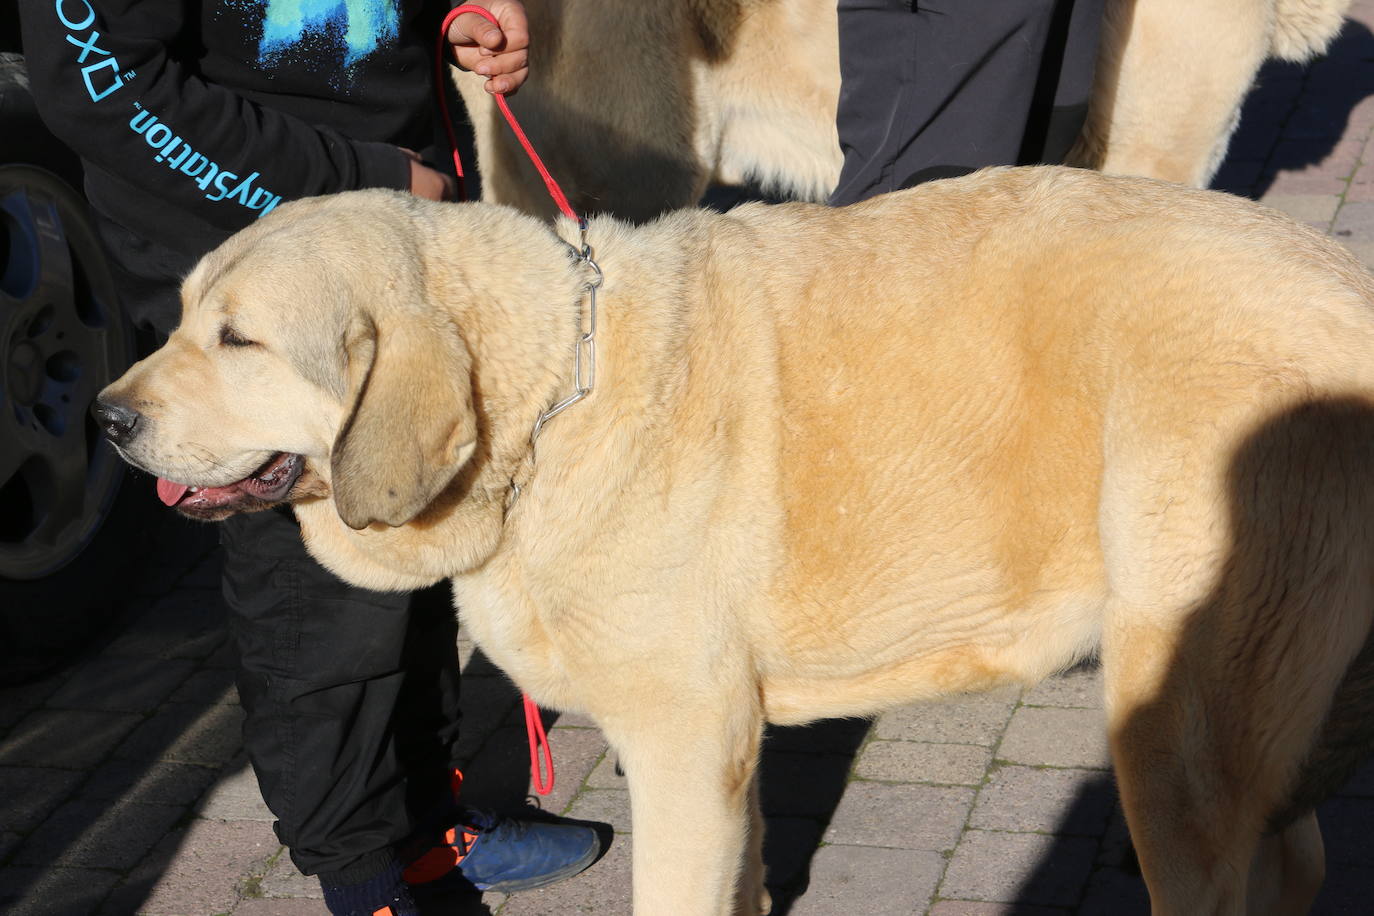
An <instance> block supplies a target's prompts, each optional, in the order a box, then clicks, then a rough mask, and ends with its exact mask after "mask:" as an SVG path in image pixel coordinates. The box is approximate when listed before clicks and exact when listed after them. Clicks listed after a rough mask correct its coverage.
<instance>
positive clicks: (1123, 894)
mask: <svg viewBox="0 0 1374 916" xmlns="http://www.w3.org/2000/svg"><path fill="white" fill-rule="evenodd" d="M1347 912H1353V911H1347ZM1078 913H1079V916H1150V894H1149V892H1148V891H1147V890H1146V889H1145V882H1144V880H1142V879H1141V877H1140V875H1138V874H1133V873H1130V872H1127V871H1123V870H1121V869H1119V868H1099V869H1098V870H1097V871H1095V872H1093V874H1092V877H1091V878H1090V879H1089V881H1088V890H1087V893H1085V894H1084V895H1083V903H1082V905H1081V906H1080V907H1079V908H1078Z"/></svg>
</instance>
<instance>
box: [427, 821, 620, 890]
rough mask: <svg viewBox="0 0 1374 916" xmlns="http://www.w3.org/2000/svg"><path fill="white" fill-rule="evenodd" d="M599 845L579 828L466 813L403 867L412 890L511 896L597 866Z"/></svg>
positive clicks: (587, 830) (591, 832)
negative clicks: (463, 888) (458, 889)
mask: <svg viewBox="0 0 1374 916" xmlns="http://www.w3.org/2000/svg"><path fill="white" fill-rule="evenodd" d="M600 852H601V841H600V840H598V839H597V836H596V831H595V830H593V829H592V828H590V827H586V826H583V825H581V824H568V823H549V822H545V821H517V820H511V819H509V818H501V817H496V816H495V815H492V814H487V813H486V812H482V811H472V810H465V811H464V812H463V813H462V815H461V817H460V819H459V823H458V824H457V825H456V826H454V827H452V828H450V829H449V831H448V832H447V833H446V834H444V840H443V842H442V843H440V844H439V845H437V846H434V847H433V848H431V849H430V850H429V851H428V852H426V853H425V854H424V855H422V856H420V858H418V859H416V860H415V861H414V862H412V863H411V864H410V866H409V867H408V868H406V870H405V872H404V875H403V877H404V878H405V882H406V883H407V884H408V885H410V886H411V887H412V888H415V889H416V890H424V891H444V890H449V889H452V888H454V887H455V886H458V885H460V884H462V883H463V882H466V883H467V884H470V885H471V886H473V887H476V888H477V889H478V890H479V891H499V892H500V893H503V894H512V893H515V892H516V891H528V890H533V889H534V888H536V887H546V886H548V885H550V884H554V883H556V882H559V881H562V880H563V879H564V878H571V877H572V876H573V875H575V874H577V873H579V872H581V871H583V870H584V869H585V868H586V867H587V866H589V865H591V864H592V863H593V862H595V861H596V857H597V855H598V854H600Z"/></svg>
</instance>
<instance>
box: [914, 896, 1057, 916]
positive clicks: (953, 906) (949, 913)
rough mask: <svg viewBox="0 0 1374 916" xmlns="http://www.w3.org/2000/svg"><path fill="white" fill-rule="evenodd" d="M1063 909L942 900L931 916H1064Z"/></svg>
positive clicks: (933, 908)
mask: <svg viewBox="0 0 1374 916" xmlns="http://www.w3.org/2000/svg"><path fill="white" fill-rule="evenodd" d="M1068 912H1071V911H1070V910H1067V909H1063V908H1062V907H1049V906H1027V905H1026V904H1024V903H984V902H981V901H977V900H941V901H940V902H939V903H937V904H935V905H934V906H933V907H931V908H930V913H929V916H1063V914H1065V913H1068Z"/></svg>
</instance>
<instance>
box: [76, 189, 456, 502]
mask: <svg viewBox="0 0 1374 916" xmlns="http://www.w3.org/2000/svg"><path fill="white" fill-rule="evenodd" d="M369 193H373V194H375V195H376V196H375V202H376V204H377V206H375V207H373V208H371V209H367V208H363V207H359V206H357V205H356V204H355V205H354V206H353V207H351V208H350V209H349V210H348V211H346V212H345V211H340V210H338V209H337V208H336V206H335V205H334V204H333V202H332V201H330V200H328V199H322V200H314V201H303V202H300V203H297V204H292V205H290V206H287V207H283V208H281V211H280V212H278V213H274V214H272V215H271V216H270V217H268V218H266V219H264V220H262V221H260V222H259V223H257V224H255V225H253V226H251V227H249V228H248V229H246V230H244V231H243V232H241V233H239V234H238V235H236V236H234V237H233V238H232V239H230V240H229V241H228V242H226V243H225V244H224V245H223V246H221V247H220V248H219V249H217V250H215V251H214V252H211V253H210V254H209V255H207V256H206V257H205V258H204V259H203V260H202V261H201V262H200V264H199V265H198V266H197V267H196V268H195V270H194V271H193V272H192V273H191V275H190V276H189V277H188V278H187V279H186V282H185V283H184V285H183V287H182V308H183V311H182V320H181V324H180V326H179V327H178V328H177V329H176V331H175V332H174V333H173V334H172V336H171V338H170V339H169V340H168V341H167V343H166V344H165V345H164V346H163V347H162V348H161V349H159V350H158V351H157V352H155V353H153V354H152V355H151V356H149V357H148V358H147V359H145V360H143V361H141V362H139V363H138V364H136V365H135V366H133V367H132V368H131V369H130V370H129V371H128V372H127V373H126V374H125V375H124V376H123V377H122V378H120V379H119V380H117V381H115V382H114V383H113V384H111V385H110V386H109V387H107V388H106V389H105V390H104V391H103V392H102V393H101V395H100V397H99V398H98V400H97V403H96V406H95V407H94V408H93V411H94V413H95V416H96V419H97V421H98V423H99V425H100V426H101V428H102V430H103V431H104V432H105V434H106V435H107V436H108V437H109V438H110V440H111V441H112V442H114V444H115V445H116V447H117V448H118V449H119V451H120V454H121V455H123V456H124V458H125V459H127V460H128V461H129V462H130V463H132V464H134V465H136V466H138V467H140V468H143V469H144V470H146V471H148V472H150V473H152V474H154V475H156V476H157V477H158V479H159V480H158V493H159V495H160V496H161V497H162V499H163V501H164V502H166V503H168V504H169V505H174V506H175V507H176V509H177V510H178V511H179V512H181V513H183V514H185V515H188V516H192V517H195V518H200V519H209V520H217V519H222V518H225V517H227V516H229V515H231V514H234V513H237V512H245V511H253V510H256V509H262V508H267V507H270V506H273V505H277V504H280V503H285V502H297V501H301V500H307V499H319V498H324V499H332V501H333V504H334V508H335V510H336V511H337V514H338V516H339V518H340V519H342V520H343V522H344V523H345V524H347V525H348V526H349V527H350V528H352V529H362V528H365V527H367V526H369V525H371V524H373V523H378V522H380V523H383V524H385V525H389V526H397V525H402V524H404V523H406V522H408V521H410V520H411V519H413V518H414V517H415V516H416V515H417V514H419V513H420V512H421V511H422V510H423V509H424V508H425V507H426V506H428V505H429V504H430V503H431V501H432V500H433V499H434V498H435V496H436V494H438V493H439V492H440V491H441V490H443V489H444V488H445V487H446V486H447V485H448V484H449V483H450V482H451V481H452V480H453V478H454V477H455V475H456V474H457V473H458V472H459V470H460V469H461V468H462V467H463V465H464V464H465V463H466V462H468V461H469V459H470V458H471V457H472V455H473V453H474V450H475V448H476V446H477V440H478V429H477V418H476V415H475V413H474V408H473V400H472V378H471V358H470V355H469V352H468V349H467V347H466V345H465V343H464V340H463V337H462V334H461V333H460V330H459V329H458V328H456V327H454V326H453V324H452V320H451V318H449V317H448V313H447V312H446V311H445V310H443V309H441V308H435V307H432V304H431V303H428V302H426V296H427V295H428V294H429V293H428V288H427V284H426V280H425V277H424V275H423V273H424V268H423V261H422V258H421V257H420V255H419V253H418V252H417V251H416V250H415V246H416V242H415V240H414V231H413V227H412V226H411V224H410V222H409V220H408V218H407V208H408V206H409V205H408V204H407V203H406V202H405V201H403V200H398V199H396V198H395V197H392V196H390V195H385V192H369ZM398 197H399V196H398ZM364 213H366V215H367V216H366V219H365V225H357V226H350V225H347V224H342V223H341V222H340V217H342V216H345V215H346V216H347V217H349V218H353V219H357V218H358V217H359V216H361V215H362V214H364Z"/></svg>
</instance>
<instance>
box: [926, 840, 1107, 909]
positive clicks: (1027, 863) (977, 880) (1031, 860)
mask: <svg viewBox="0 0 1374 916" xmlns="http://www.w3.org/2000/svg"><path fill="white" fill-rule="evenodd" d="M1096 852H1097V843H1096V842H1095V841H1094V840H1091V839H1088V838H1086V837H1062V836H1061V837H1055V836H1046V835H1044V834H1039V833H999V832H992V831H985V830H969V831H967V832H966V833H965V834H964V836H963V838H962V839H961V840H960V842H959V847H958V848H957V849H956V850H955V851H954V856H953V858H951V859H950V863H949V869H948V870H947V871H946V872H945V880H944V882H943V883H942V884H941V885H940V896H942V897H952V898H955V899H959V900H989V901H998V902H1002V903H1027V904H1034V905H1040V906H1074V905H1076V904H1077V903H1078V902H1079V900H1080V899H1081V897H1082V896H1083V891H1084V888H1085V886H1086V884H1087V881H1088V875H1089V873H1090V872H1091V871H1092V867H1093V856H1094V855H1095V854H1096Z"/></svg>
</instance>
